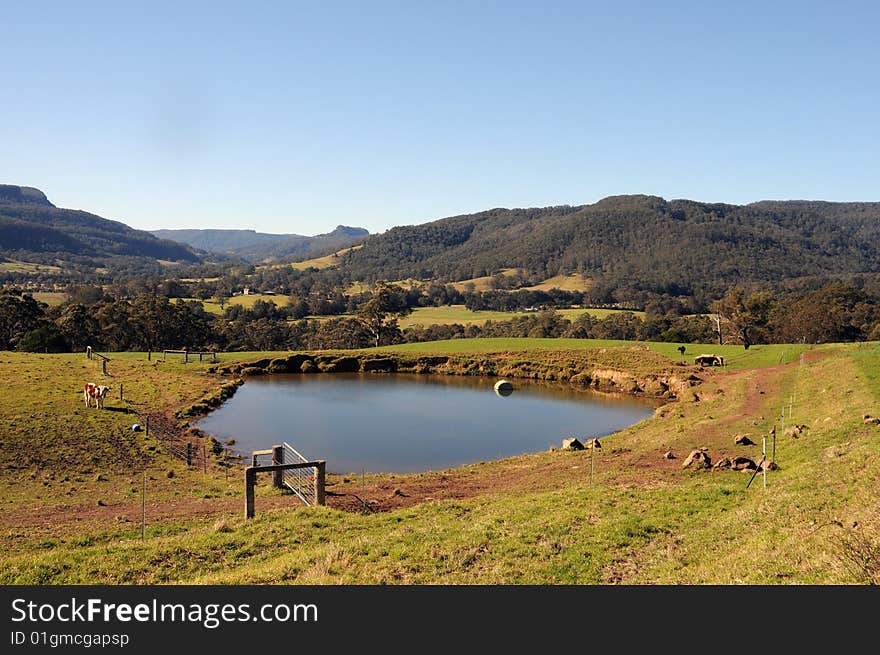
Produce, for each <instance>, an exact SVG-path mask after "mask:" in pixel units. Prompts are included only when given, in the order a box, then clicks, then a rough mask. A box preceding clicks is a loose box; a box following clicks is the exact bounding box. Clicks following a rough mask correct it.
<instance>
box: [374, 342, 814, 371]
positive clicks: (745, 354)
mask: <svg viewBox="0 0 880 655" xmlns="http://www.w3.org/2000/svg"><path fill="white" fill-rule="evenodd" d="M682 345H683V346H685V354H684V357H683V358H682V356H681V354H680V353H679V352H678V348H679V346H682ZM639 347H642V348H648V349H650V350H653V351H654V352H657V353H660V354H661V355H665V356H667V357H669V358H670V359H674V360H676V361H678V360H681V359H684V360H686V361H690V362H693V358H694V357H695V356H696V355H699V354H701V353H715V354H718V355H721V356H723V357H724V363H725V368H728V369H731V370H738V369H743V368H761V367H765V366H775V365H778V364H787V363H791V362H793V361H796V360H797V358H798V357H800V355H801V353H803V352H805V351H807V350H808V349H809V348H810V346H805V345H797V344H774V345H759V346H752V347H751V348H749V349H748V350H745V349H744V348H743V347H742V346H726V345H725V346H719V345H717V344H715V345H713V344H694V343H688V344H679V343H658V342H648V341H645V342H643V341H617V340H613V339H529V338H497V339H450V340H447V341H428V342H425V343H404V344H399V345H397V346H387V347H384V348H383V350H392V351H397V352H413V353H456V352H459V353H474V352H502V351H519V350H522V351H528V350H550V351H553V350H590V349H594V348H639Z"/></svg>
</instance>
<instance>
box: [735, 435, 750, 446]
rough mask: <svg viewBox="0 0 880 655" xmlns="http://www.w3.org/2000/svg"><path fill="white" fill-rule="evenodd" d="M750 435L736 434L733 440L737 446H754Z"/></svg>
mask: <svg viewBox="0 0 880 655" xmlns="http://www.w3.org/2000/svg"><path fill="white" fill-rule="evenodd" d="M750 436H751V435H748V434H738V435H736V439H734V440H733V443H735V444H736V445H737V446H754V445H755V442H754V441H752V440H751V439H750V438H749V437H750Z"/></svg>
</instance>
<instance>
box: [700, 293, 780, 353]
mask: <svg viewBox="0 0 880 655" xmlns="http://www.w3.org/2000/svg"><path fill="white" fill-rule="evenodd" d="M772 307H773V297H772V296H771V295H770V294H769V293H767V292H766V291H754V292H752V293H747V292H746V290H745V289H744V288H743V287H733V288H732V289H730V290H728V292H727V293H726V294H725V295H724V297H723V298H722V299H721V300H716V301H715V302H713V303H712V305H711V309H712V311H713V312H715V313H716V314H717V315H718V316H720V317H721V318H723V319H725V320H726V321H728V323H729V324H730V326H731V327H732V328H733V330H734V334H735V335H736V337H737V338H738V340H740V341H741V342H742V344H743V346H745V348H746V349H748V347H749V346H750V345H752V344H753V343H756V342H758V341H766V339H767V324H768V322H769V316H770V310H771V309H772Z"/></svg>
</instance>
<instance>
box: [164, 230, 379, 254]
mask: <svg viewBox="0 0 880 655" xmlns="http://www.w3.org/2000/svg"><path fill="white" fill-rule="evenodd" d="M151 234H153V235H154V236H156V237H159V238H160V239H170V240H172V241H177V242H178V243H182V244H185V245H188V246H190V247H192V248H197V249H199V250H204V251H207V252H212V253H219V254H223V255H229V256H233V257H239V258H241V259H244V260H246V261H249V262H260V261H265V260H270V259H308V258H310V257H315V256H319V255H326V254H329V253H331V252H334V251H336V250H341V249H342V248H348V247H349V246H353V245H355V244H357V243H360V242H361V241H363V240H364V239H365V238H366V237H367V236H368V235H369V232H367V230H365V229H363V228H361V227H347V226H345V225H340V226H338V227H337V228H336V229H335V230H333V231H332V232H329V233H328V234H319V235H317V236H313V237H308V236H303V235H300V234H269V233H266V232H255V231H254V230H153V231H152V232H151Z"/></svg>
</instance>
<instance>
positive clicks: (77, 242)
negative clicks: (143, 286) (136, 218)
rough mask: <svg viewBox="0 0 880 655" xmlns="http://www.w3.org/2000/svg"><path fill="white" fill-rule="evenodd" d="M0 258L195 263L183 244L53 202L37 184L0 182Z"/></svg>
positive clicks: (84, 263) (137, 265) (104, 264)
mask: <svg viewBox="0 0 880 655" xmlns="http://www.w3.org/2000/svg"><path fill="white" fill-rule="evenodd" d="M0 258H3V259H7V260H10V259H11V260H16V261H24V262H36V263H42V264H51V265H56V264H58V263H59V261H60V262H63V263H64V264H65V265H68V266H72V267H82V268H91V269H95V268H110V269H113V268H117V269H118V268H127V269H135V270H139V269H143V268H144V267H146V268H153V269H156V270H158V269H159V268H160V264H159V261H158V260H163V261H167V262H181V263H194V262H198V261H200V259H201V258H200V256H199V255H198V254H196V253H195V252H193V250H192V249H191V248H189V247H187V246H185V245H181V244H179V243H175V242H174V241H166V240H163V239H158V238H156V237H155V236H153V235H152V234H150V233H149V232H144V231H141V230H135V229H133V228H130V227H128V226H127V225H125V224H124V223H120V222H119V221H111V220H108V219H106V218H102V217H100V216H96V215H95V214H90V213H88V212H84V211H79V210H74V209H62V208H59V207H56V206H55V205H53V204H52V203H51V202H49V199H48V198H47V197H46V194H44V193H43V192H42V191H40V190H39V189H34V188H32V187H22V186H14V185H6V184H4V185H0Z"/></svg>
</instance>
